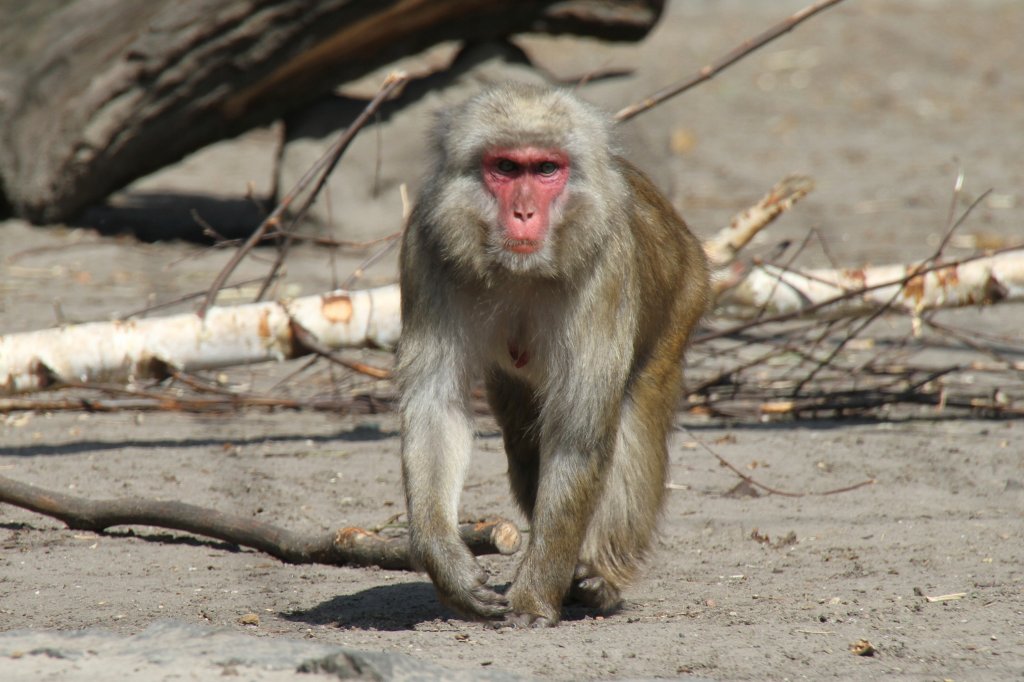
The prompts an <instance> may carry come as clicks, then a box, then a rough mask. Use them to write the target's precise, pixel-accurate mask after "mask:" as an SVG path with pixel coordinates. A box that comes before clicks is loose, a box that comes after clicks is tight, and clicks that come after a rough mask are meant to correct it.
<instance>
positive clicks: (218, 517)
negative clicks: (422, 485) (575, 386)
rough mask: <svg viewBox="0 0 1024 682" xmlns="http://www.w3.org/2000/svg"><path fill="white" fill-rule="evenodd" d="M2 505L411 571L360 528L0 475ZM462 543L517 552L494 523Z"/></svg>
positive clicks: (471, 529) (473, 530) (394, 551)
mask: <svg viewBox="0 0 1024 682" xmlns="http://www.w3.org/2000/svg"><path fill="white" fill-rule="evenodd" d="M0 502H6V503H8V504H13V505H15V506H17V507H21V508H23V509H28V510H30V511H34V512H36V513H38V514H44V515H46V516H50V517H53V518H55V519H59V520H60V521H63V522H64V523H66V524H67V526H68V528H71V529H73V530H89V531H95V532H97V533H100V532H103V531H105V530H107V529H108V528H110V527H112V526H125V525H133V526H155V527H157V528H168V529H171V530H181V531H186V532H189V533H194V534H196V535H202V536H205V537H210V538H216V539H218V540H223V541H224V542H230V543H232V544H236V545H242V546H244V547H251V548H253V549H256V550H259V551H261V552H264V553H266V554H269V555H271V556H273V557H275V558H277V559H280V560H281V561H284V562H286V563H290V564H312V563H317V564H331V565H334V566H380V567H381V568H386V569H392V570H409V569H412V564H411V562H410V560H409V542H408V540H406V539H405V538H387V537H384V536H381V535H378V534H376V533H373V532H370V531H367V530H364V529H362V528H352V527H349V528H341V529H339V530H337V531H335V532H333V533H328V534H326V535H312V534H301V533H295V532H293V531H290V530H287V529H285V528H281V527H280V526H275V525H273V524H271V523H266V522H263V521H257V520H255V519H253V518H251V517H246V516H239V515H237V514H228V513H225V512H220V511H217V510H215V509H208V508H205V507H199V506H196V505H194V504H186V503H184V502H165V501H159V500H151V499H146V498H121V499H112V500H88V499H85V498H81V497H75V496H73V495H66V494H64V493H60V492H56V491H53V490H46V489H43V488H40V487H38V486H34V485H30V484H27V483H21V482H19V481H15V480H13V479H10V478H7V477H5V476H0ZM459 534H460V535H461V536H462V540H463V541H464V542H465V543H466V544H467V545H468V546H469V548H470V550H471V551H472V552H473V553H474V554H477V555H479V554H495V553H500V554H512V553H514V552H515V551H516V550H518V549H519V545H520V543H521V538H520V535H519V530H518V529H517V528H516V526H515V524H514V523H512V522H511V521H508V520H505V519H501V518H495V519H489V520H486V521H480V522H477V523H468V524H462V525H460V526H459Z"/></svg>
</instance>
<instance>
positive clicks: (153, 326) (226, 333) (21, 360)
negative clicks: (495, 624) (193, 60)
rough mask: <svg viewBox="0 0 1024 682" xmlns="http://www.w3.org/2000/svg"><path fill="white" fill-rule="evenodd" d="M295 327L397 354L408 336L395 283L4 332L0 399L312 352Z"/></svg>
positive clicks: (333, 341)
mask: <svg viewBox="0 0 1024 682" xmlns="http://www.w3.org/2000/svg"><path fill="white" fill-rule="evenodd" d="M296 328H301V329H302V330H304V331H306V332H308V333H309V334H312V335H313V336H314V337H315V338H316V339H317V340H318V341H319V343H320V344H322V345H323V346H325V347H327V348H331V349H338V348H351V347H379V348H390V347H392V346H394V345H395V343H397V341H398V336H399V333H400V331H401V319H400V313H399V291H398V286H397V285H391V286H384V287H378V288H375V289H366V290H360V291H334V292H331V293H327V294H319V295H315V296H305V297H302V298H297V299H293V300H290V301H280V302H267V303H253V304H249V305H241V306H231V307H214V308H210V309H209V310H207V312H206V316H205V317H200V316H199V315H198V314H195V313H186V314H182V315H174V316H171V317H164V318H151V319H144V320H127V321H114V322H91V323H86V324H77V325H69V326H66V327H58V328H55V329H46V330H42V331H35V332H25V333H20V334H8V335H5V336H0V395H5V394H6V395H11V394H15V393H23V392H27V391H38V390H41V389H45V388H50V387H55V386H60V385H62V384H81V383H89V382H104V381H106V382H132V381H137V380H140V379H147V378H154V379H161V378H164V377H166V376H167V374H168V370H169V368H173V369H176V370H179V371H185V372H188V371H194V370H201V369H215V368H220V367H229V366H234V365H243V364H248V363H253V362H263V361H267V360H284V359H289V358H295V357H300V356H303V355H307V354H308V353H310V352H311V349H310V348H308V347H306V346H305V345H303V344H302V342H301V340H300V338H299V335H298V334H297V333H296Z"/></svg>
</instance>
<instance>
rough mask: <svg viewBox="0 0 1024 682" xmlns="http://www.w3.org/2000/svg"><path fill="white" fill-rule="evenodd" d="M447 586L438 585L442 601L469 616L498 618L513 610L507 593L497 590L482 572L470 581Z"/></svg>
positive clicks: (485, 618)
mask: <svg viewBox="0 0 1024 682" xmlns="http://www.w3.org/2000/svg"><path fill="white" fill-rule="evenodd" d="M447 587H448V589H442V588H441V586H440V585H438V591H439V592H440V596H441V601H442V602H444V603H445V604H447V605H448V606H450V607H451V608H453V609H455V610H456V611H458V612H459V613H461V614H463V615H464V616H467V617H468V618H472V619H474V620H496V619H499V618H501V617H503V616H505V615H506V614H508V612H509V611H511V607H510V606H509V603H508V599H506V598H505V595H503V594H499V593H498V592H495V591H494V589H493V588H492V587H491V586H490V585H488V584H487V583H486V582H485V576H484V575H483V574H482V573H481V574H480V575H477V576H474V577H473V578H472V579H471V580H470V581H469V582H466V583H463V584H461V585H456V586H451V585H449V586H447Z"/></svg>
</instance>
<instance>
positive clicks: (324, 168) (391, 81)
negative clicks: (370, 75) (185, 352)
mask: <svg viewBox="0 0 1024 682" xmlns="http://www.w3.org/2000/svg"><path fill="white" fill-rule="evenodd" d="M406 80H407V76H406V75H405V74H403V73H393V74H391V75H389V76H388V77H387V79H386V80H385V81H384V85H383V86H381V89H380V92H378V93H377V96H376V97H374V98H373V100H371V101H370V103H369V104H368V105H366V109H364V110H363V113H362V114H360V115H359V117H358V118H357V119H356V120H355V121H354V122H353V123H352V125H350V126H349V127H348V129H346V130H345V132H344V133H342V135H341V137H339V138H338V140H337V141H336V142H335V143H334V144H332V145H331V147H330V148H329V149H328V150H327V152H326V153H324V155H323V156H321V157H320V158H319V159H318V160H317V162H316V163H314V164H313V165H312V166H311V167H310V168H309V170H307V171H306V172H305V174H303V176H302V177H301V178H300V179H299V181H298V182H297V183H295V186H294V187H292V189H291V190H290V191H289V192H288V194H286V195H285V197H284V198H283V199H281V201H280V202H279V203H278V205H277V206H276V207H275V208H274V210H273V211H271V213H270V215H268V216H267V217H266V218H265V219H264V221H263V222H262V223H260V224H259V226H258V227H257V228H256V229H255V230H254V231H253V233H252V234H251V235H249V238H248V239H246V240H245V243H244V244H242V245H241V246H240V247H239V248H238V250H237V251H236V252H235V254H234V255H233V256H232V257H231V260H230V261H228V264H227V265H225V266H224V268H223V269H222V270H221V271H220V272H219V273H217V277H216V278H215V279H214V280H213V284H212V285H210V290H209V292H207V294H206V300H205V301H203V305H202V306H200V308H199V311H198V314H199V316H200V317H203V316H204V315H205V314H206V310H207V309H208V308H209V307H210V306H211V305H213V301H214V299H215V298H216V297H217V292H218V291H220V289H221V287H223V286H224V282H225V281H227V278H228V277H229V276H230V275H231V273H232V272H234V270H235V268H237V267H238V264H239V263H241V262H242V259H243V258H245V256H246V254H248V253H249V252H250V251H252V249H253V247H255V246H256V244H258V243H259V242H260V241H261V240H262V239H263V237H264V234H265V233H266V232H267V231H268V230H269V229H270V228H272V227H273V228H275V229H279V228H280V227H281V216H283V215H284V212H285V211H286V210H288V208H289V207H290V206H291V205H292V203H293V202H294V201H295V199H296V198H297V197H298V196H299V194H301V193H302V192H303V191H304V190H305V189H306V188H307V187H309V185H310V183H311V182H313V179H314V178H316V177H317V175H318V174H322V175H321V177H320V181H319V182H318V183H317V186H316V188H315V189H314V190H313V192H312V193H311V194H310V196H309V198H308V199H307V200H306V202H305V204H303V206H302V209H301V210H300V211H299V213H298V214H297V216H296V218H295V221H297V220H298V219H300V218H301V217H302V216H304V215H305V213H306V211H307V210H309V206H310V205H311V204H312V201H313V199H314V198H315V197H316V195H317V194H318V193H319V192H320V190H321V189H322V188H323V186H324V183H325V182H327V177H328V176H329V175H330V173H331V171H332V170H333V169H334V167H335V165H337V163H338V160H339V159H340V158H341V155H342V154H343V153H344V152H345V150H346V149H347V148H348V146H349V144H350V143H351V142H352V138H353V137H355V134H356V132H358V130H359V128H360V127H362V126H363V125H365V123H366V121H367V120H368V119H369V117H370V116H371V115H373V112H374V111H376V110H377V109H378V108H379V107H380V105H381V104H383V103H384V100H386V99H387V98H388V97H389V96H391V93H393V92H394V91H395V90H396V89H398V87H399V86H401V85H402V84H404V83H405V81H406ZM295 221H293V223H294V222H295ZM276 271H277V270H276V267H275V269H274V271H273V272H272V273H271V274H270V275H269V276H268V281H269V278H270V277H273V275H274V274H275V273H276ZM267 286H268V284H267V283H266V282H265V283H264V290H265V289H266V287H267ZM261 296H262V292H261Z"/></svg>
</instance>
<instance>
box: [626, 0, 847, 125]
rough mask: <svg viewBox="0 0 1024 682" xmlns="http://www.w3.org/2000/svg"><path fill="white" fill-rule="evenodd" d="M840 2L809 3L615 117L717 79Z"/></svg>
mask: <svg viewBox="0 0 1024 682" xmlns="http://www.w3.org/2000/svg"><path fill="white" fill-rule="evenodd" d="M840 2H842V0H822V1H821V2H816V3H814V4H813V5H808V6H807V7H805V8H803V9H802V10H800V11H799V12H797V13H796V14H794V15H792V16H790V17H789V18H787V19H785V20H783V21H780V22H779V23H777V24H775V25H774V26H772V27H771V28H769V29H768V30H766V31H763V32H761V33H759V34H758V35H756V36H754V37H753V38H748V39H747V40H745V41H744V42H743V43H741V44H740V45H739V46H738V47H737V48H736V49H734V50H733V51H732V52H730V53H729V54H727V55H725V56H724V57H722V58H721V59H719V60H718V61H715V62H712V63H710V64H708V65H706V66H704V67H703V68H702V69H701V70H700V71H698V72H697V73H696V74H694V75H693V76H691V77H690V78H688V79H687V80H685V81H683V82H682V83H679V84H677V85H671V86H669V87H667V88H664V89H662V90H659V91H658V92H656V93H654V94H653V95H650V96H648V97H646V98H645V99H643V100H641V101H639V102H637V103H635V104H631V105H629V106H628V107H626V108H624V109H622V110H620V111H619V112H618V113H616V114H615V120H616V121H619V122H622V121H628V120H629V119H631V118H633V117H634V116H637V115H638V114H641V113H643V112H645V111H647V110H648V109H651V108H653V107H655V106H657V105H658V104H661V103H662V102H664V101H665V100H667V99H670V98H672V97H675V96H676V95H679V94H682V93H684V92H686V91H687V90H689V89H690V88H692V87H694V86H695V85H699V84H700V83H703V82H704V81H706V80H710V79H712V78H714V77H715V76H717V75H718V74H719V73H720V72H721V71H723V70H725V69H726V68H728V67H730V66H732V65H733V64H735V63H736V62H738V61H739V60H741V59H743V58H744V57H746V56H747V55H748V54H750V53H751V52H753V51H754V50H757V49H758V48H761V47H763V46H765V45H767V44H768V43H770V42H771V41H773V40H775V39H776V38H778V37H779V36H781V35H783V34H785V33H788V32H789V31H792V30H793V29H794V28H796V26H797V25H799V24H800V23H802V22H804V21H806V20H808V19H810V18H811V17H813V16H814V15H815V14H817V13H818V12H821V11H822V10H825V9H828V8H829V7H831V6H832V5H837V4H839V3H840Z"/></svg>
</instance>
